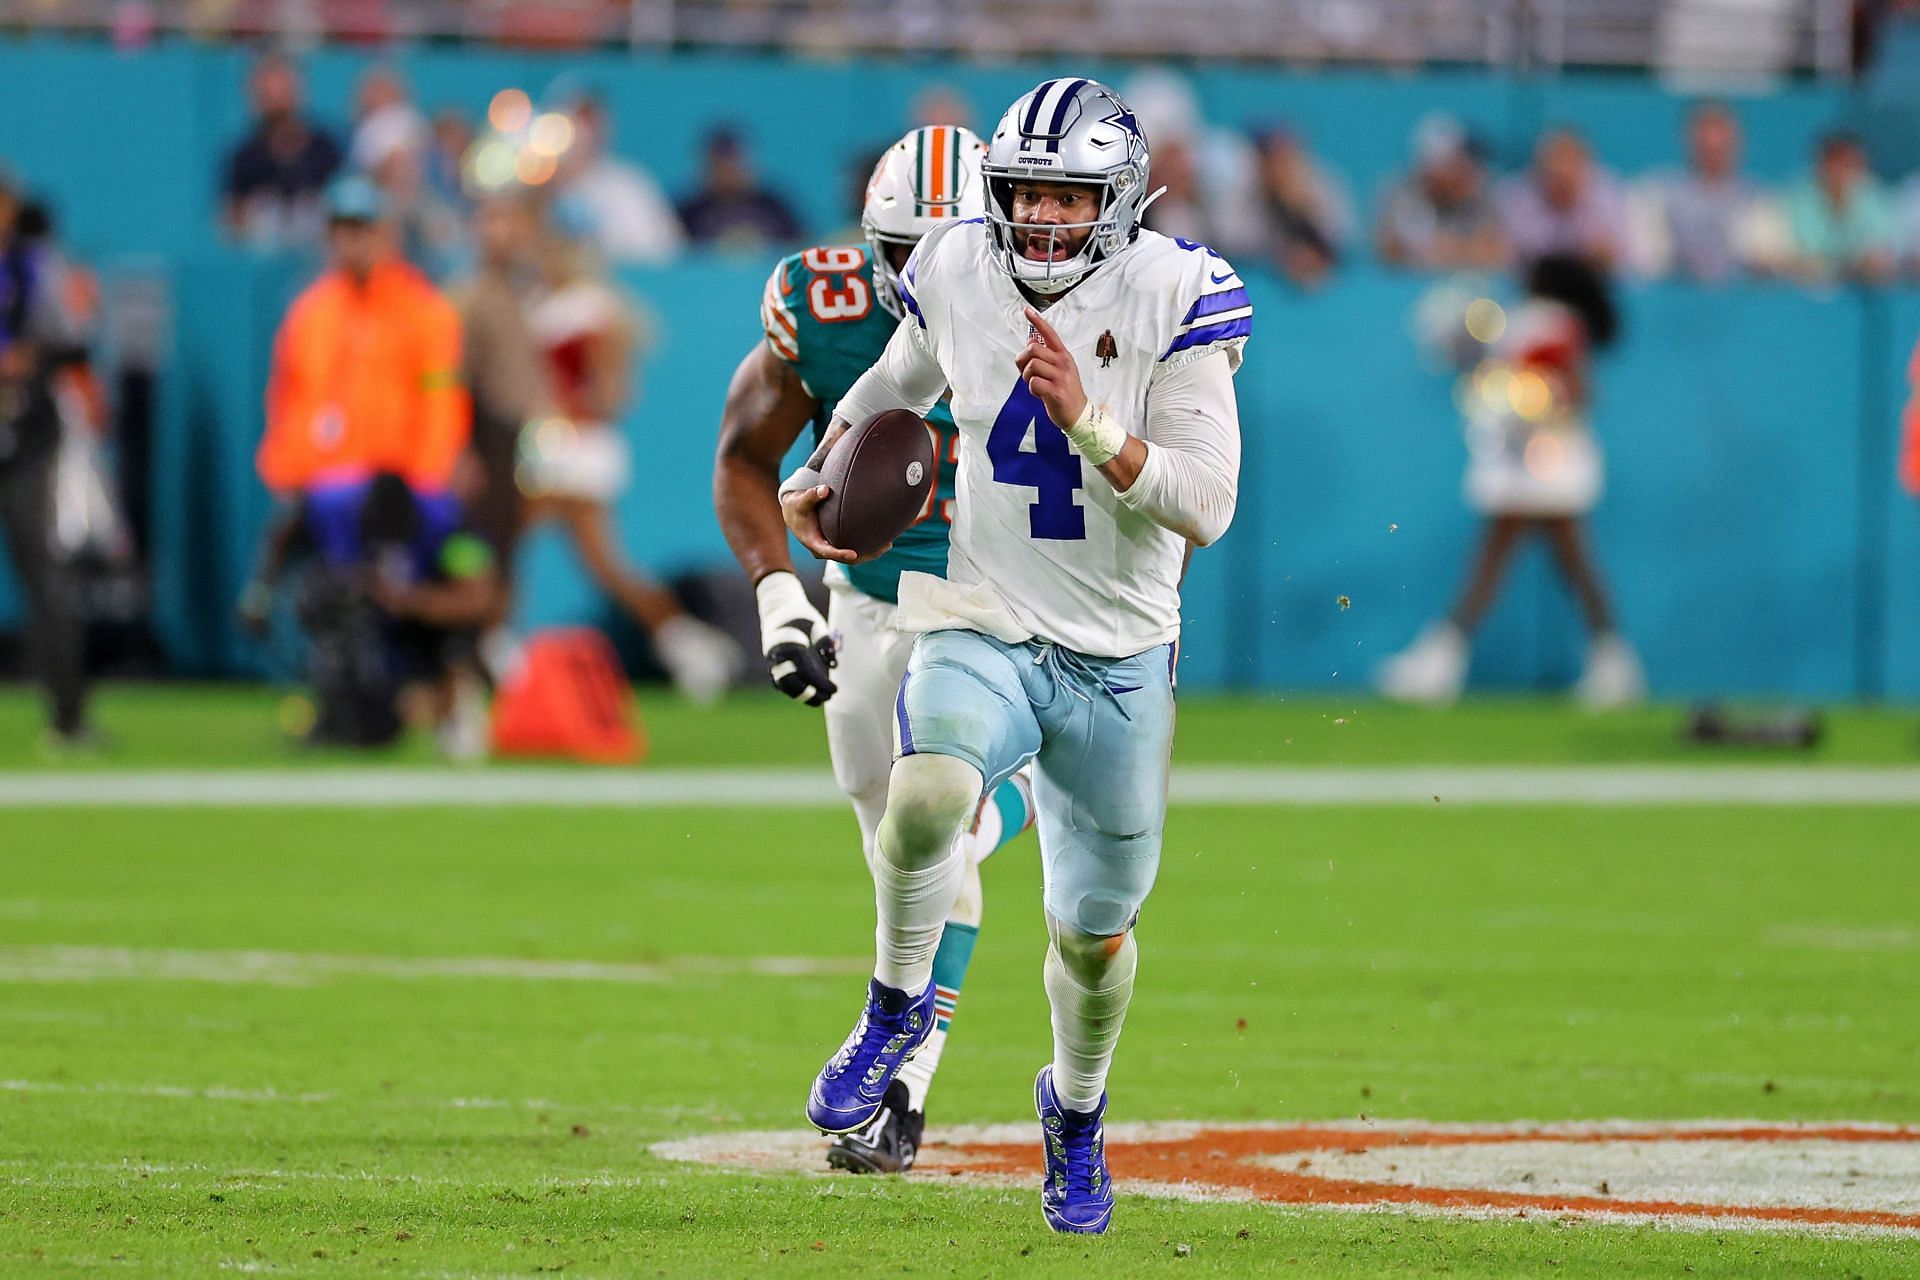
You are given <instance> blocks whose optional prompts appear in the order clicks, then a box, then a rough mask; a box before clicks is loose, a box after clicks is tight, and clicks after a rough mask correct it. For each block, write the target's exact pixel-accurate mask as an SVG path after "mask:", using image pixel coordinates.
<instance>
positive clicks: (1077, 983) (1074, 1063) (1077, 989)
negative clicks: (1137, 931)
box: [1046, 925, 1139, 1111]
mask: <svg viewBox="0 0 1920 1280" xmlns="http://www.w3.org/2000/svg"><path fill="white" fill-rule="evenodd" d="M1050 932H1051V933H1052V934H1053V935H1054V937H1053V940H1052V941H1051V942H1050V943H1049V944H1048V946H1047V966H1046V984H1047V999H1048V1001H1049V1002H1050V1003H1051V1004H1052V1005H1053V1090H1054V1092H1055V1093H1056V1094H1058V1095H1059V1097H1060V1101H1061V1103H1062V1105H1064V1106H1066V1107H1067V1108H1068V1109H1070V1110H1073V1111H1092V1110H1093V1109H1094V1108H1095V1107H1098V1106H1099V1105H1100V1095H1101V1094H1102V1093H1104V1092H1105V1091H1106V1087H1107V1068H1108V1067H1110V1066H1111V1065H1112V1064H1113V1049H1114V1046H1115V1045H1117V1044H1119V1043H1120V1026H1121V1024H1122V1023H1123V1022H1125V1021H1126V1017H1127V1002H1128V1001H1130V1000H1131V999H1132V998H1133V975H1134V971H1135V969H1136V967H1137V965H1138V960H1139V950H1138V948H1136V947H1135V946H1134V942H1133V934H1132V933H1131V932H1128V934H1127V936H1126V938H1125V939H1124V940H1123V941H1122V942H1121V943H1120V947H1119V949H1118V950H1116V951H1115V952H1114V953H1113V954H1112V955H1111V956H1109V955H1107V954H1106V943H1107V940H1106V939H1105V938H1093V937H1089V936H1087V935H1086V934H1081V933H1078V932H1076V931H1071V930H1067V929H1065V928H1063V927H1061V926H1058V925H1055V926H1054V927H1053V928H1052V929H1051V930H1050Z"/></svg>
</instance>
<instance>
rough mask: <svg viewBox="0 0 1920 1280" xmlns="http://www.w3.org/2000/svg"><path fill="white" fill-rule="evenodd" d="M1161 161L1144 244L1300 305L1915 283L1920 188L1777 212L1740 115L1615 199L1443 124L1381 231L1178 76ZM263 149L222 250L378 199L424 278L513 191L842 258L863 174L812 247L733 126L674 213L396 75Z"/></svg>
mask: <svg viewBox="0 0 1920 1280" xmlns="http://www.w3.org/2000/svg"><path fill="white" fill-rule="evenodd" d="M1119 87H1120V89H1121V90H1122V92H1123V93H1124V94H1125V95H1126V96H1127V99H1128V101H1129V103H1130V104H1132V105H1133V106H1134V108H1135V110H1136V112H1137V114H1138V115H1139V116H1140V119H1141V123H1142V125H1143V127H1144V128H1146V129H1147V130H1148V136H1149V137H1150V138H1151V139H1152V140H1153V146H1154V181H1155V182H1156V183H1157V184H1164V185H1165V186H1166V187H1167V194H1166V195H1165V196H1163V197H1162V198H1161V199H1160V200H1159V201H1158V202H1157V203H1156V204H1155V205H1154V207H1153V208H1152V210H1150V212H1149V218H1148V221H1149V223H1150V224H1151V225H1152V226H1153V227H1154V228H1155V229H1156V230H1160V231H1164V232H1166V233H1168V234H1173V235H1182V236H1186V237H1187V238H1189V239H1195V240H1200V241H1203V242H1205V243H1207V244H1210V245H1212V246H1213V247H1214V248H1216V249H1218V250H1219V251H1221V252H1222V253H1225V254H1226V255H1228V256H1229V257H1230V258H1234V259H1236V260H1242V261H1245V262H1247V263H1249V264H1252V263H1256V262H1258V263H1265V264H1268V265H1270V266H1271V267H1272V268H1273V269H1275V270H1277V271H1278V272H1280V273H1281V274H1282V275H1284V276H1285V277H1286V278H1287V279H1289V280H1291V281H1292V282H1294V283H1295V284H1297V285H1300V286H1301V287H1306V288H1313V287H1319V286H1320V285H1322V284H1325V283H1327V282H1328V281H1329V280H1331V279H1334V278H1337V275H1338V269H1339V266H1340V264H1341V263H1342V262H1343V261H1346V260H1351V259H1353V258H1356V257H1359V256H1361V255H1366V254H1373V255H1377V257H1378V258H1379V259H1380V260H1381V261H1383V262H1385V263H1388V264H1391V265H1394V266H1398V267H1405V268H1408V269H1414V270H1431V271H1446V270H1456V269H1473V270H1500V269H1506V268H1509V267H1511V266H1513V265H1515V264H1518V263H1523V262H1526V261H1530V260H1532V259H1535V258H1538V257H1541V256H1544V255H1546V254H1548V253H1555V252H1572V253H1578V254H1581V255H1583V256H1587V257H1590V258H1592V259H1593V260H1594V261H1596V262H1598V263H1601V264H1603V265H1605V266H1607V267H1608V268H1610V269H1615V270H1619V271H1624V272H1631V273H1633V274H1635V275H1638V276H1644V277H1648V278H1661V277H1668V276H1673V277H1679V278H1684V279H1690V280H1696V281H1703V282H1720V281H1728V280H1734V279H1739V278H1743V277H1749V278H1750V277H1785V278H1790V279H1795V280H1800V281H1805V282H1807V283H1809V284H1822V283H1830V282H1835V281H1849V282H1853V281H1857V282H1864V283H1884V282H1890V281H1893V280H1896V279H1900V278H1907V279H1915V278H1920V171H1916V172H1913V173H1904V174H1903V173H1888V174H1882V173H1878V172H1876V171H1875V169H1874V167H1873V164H1872V161H1871V158H1870V156H1869V155H1868V151H1867V148H1866V146H1865V145H1864V144H1863V143H1862V141H1861V140H1860V139H1859V138H1857V137H1855V136H1854V135H1852V134H1849V133H1845V132H1833V133H1830V134H1828V135H1826V136H1825V137H1823V138H1822V139H1821V140H1820V142H1819V144H1818V146H1817V148H1816V149H1815V151H1814V152H1813V154H1811V155H1809V156H1808V157H1807V163H1806V171H1805V174H1804V175H1803V176H1802V177H1801V179H1800V180H1799V181H1797V182H1795V183H1793V184H1791V185H1790V186H1788V187H1786V188H1784V189H1775V188H1770V187H1768V186H1766V185H1764V184H1762V183H1759V182H1757V181H1755V180H1753V179H1751V178H1750V177H1749V176H1747V175H1746V174H1745V173H1744V172H1743V169H1742V156H1741V125H1740V119H1739V115H1738V112H1737V111H1736V110H1735V109H1734V108H1732V107H1730V106H1727V105H1723V104H1721V103H1718V102H1714V101H1702V102H1701V103H1699V105H1698V106H1696V107H1695V109H1694V110H1693V112H1692V113H1691V115H1690V116H1689V117H1688V120H1687V123H1686V127H1685V132H1684V135H1683V136H1680V137H1676V138H1675V139H1674V140H1673V148H1672V150H1673V162H1672V164H1671V166H1670V167H1668V168H1667V169H1665V170H1662V171H1659V172H1652V173H1641V174H1633V175H1622V174H1619V173H1616V172H1614V171H1613V170H1612V169H1610V168H1609V167H1608V165H1607V163H1606V160H1605V157H1603V156H1596V155H1595V154H1593V151H1592V149H1591V148H1590V146H1589V145H1588V144H1587V142H1586V141H1585V140H1584V139H1583V137H1582V136H1581V134H1580V131H1579V130H1578V128H1577V126H1573V125H1569V126H1566V127H1559V128H1555V129H1552V130H1551V131H1549V132H1547V133H1545V134H1544V135H1542V136H1541V137H1540V138H1539V140H1538V142H1537V144H1536V146H1535V148H1534V150H1533V154H1532V157H1531V163H1530V164H1528V165H1526V166H1525V167H1523V168H1521V169H1519V170H1517V171H1514V172H1508V173H1502V172H1499V171H1498V170H1496V168H1495V167H1494V163H1493V159H1494V158H1493V154H1492V148H1491V146H1490V144H1489V142H1488V140H1486V139H1484V138H1482V137H1479V136H1477V135H1476V134H1475V133H1474V132H1473V130H1472V129H1471V128H1470V127H1468V126H1466V125H1464V124H1463V123H1461V122H1459V121H1456V120H1453V119H1451V118H1448V117H1445V116H1441V115H1435V116H1432V117H1430V118H1428V119H1427V120H1426V121H1424V122H1423V123H1422V124H1421V126H1420V127H1419V129H1418V130H1417V131H1416V133H1415V134H1414V136H1413V137H1412V138H1411V139H1409V146H1408V165H1407V169H1406V171H1405V173H1404V174H1403V175H1402V176H1401V177H1400V178H1399V180H1398V181H1396V182H1395V183H1393V184H1392V185H1391V187H1390V188H1389V190H1388V191H1387V192H1386V193H1385V194H1384V195H1383V197H1382V198H1381V199H1380V200H1379V203H1378V206H1377V207H1376V208H1375V209H1373V210H1364V209H1362V208H1360V207H1359V206H1358V205H1357V203H1356V200H1355V197H1354V193H1353V191H1352V189H1351V187H1350V185H1349V184H1348V182H1347V181H1346V180H1344V179H1343V177H1342V174H1341V167H1340V160H1339V155H1338V145H1337V143H1331V144H1328V145H1319V144H1318V143H1317V141H1316V140H1315V139H1312V138H1309V137H1306V136H1304V135H1303V134H1301V133H1300V132H1298V131H1296V130H1294V129H1291V128H1289V127H1288V126H1287V124H1286V123H1284V122H1279V121H1276V122H1272V123H1270V124H1267V125H1264V126H1261V127H1259V128H1257V129H1256V130H1254V131H1253V132H1252V133H1251V134H1250V135H1249V134H1243V133H1241V132H1239V131H1236V130H1232V129H1228V128H1225V127H1222V126H1218V125H1215V124H1212V123H1210V122H1209V121H1207V120H1206V119H1205V118H1204V116H1203V115H1202V113H1201V110H1200V107H1199V103H1198V100H1197V98H1196V97H1195V96H1194V94H1193V93H1192V91H1191V90H1190V89H1189V88H1188V87H1187V85H1186V84H1185V82H1184V81H1183V80H1182V79H1181V78H1180V77H1179V75H1178V74H1177V73H1174V72H1165V71H1156V72H1149V73H1144V74H1142V75H1139V76H1136V77H1134V78H1133V79H1132V80H1131V81H1129V82H1125V83H1123V84H1122V85H1121V86H1119ZM252 99H253V107H254V112H255V125H254V129H253V131H252V132H251V133H250V134H249V135H248V136H247V137H246V138H245V139H243V140H240V141H238V142H237V143H236V145H235V147H234V149H233V151H232V152H231V154H230V156H229V157H228V161H227V164H226V168H225V171H224V172H223V173H222V174H220V175H218V182H219V184H220V187H221V190H222V193H223V196H224V209H225V219H226V229H227V231H228V232H229V234H230V235H232V236H233V237H234V238H235V239H236V240H239V241H241V242H244V243H247V244H250V245H255V246H263V247H284V246H289V245H302V244H305V245H311V244H313V243H317V241H318V239H319V236H320V232H321V230H322V226H323V222H324V219H323V216H322V213H321V196H322V193H323V192H324V190H325V188H326V186H327V184H328V182H329V181H331V180H332V179H333V178H334V177H335V176H337V175H339V174H340V173H343V172H359V173H363V174H365V175H366V176H368V177H369V178H370V179H371V180H372V181H374V182H375V183H376V184H377V185H378V186H379V187H380V188H381V189H382V190H383V191H384V192H385V193H386V195H387V198H388V199H389V201H390V202H391V203H392V206H393V209H394V211H395V216H396V217H397V218H398V219H399V223H400V227H401V230H402V234H403V237H404V246H405V251H406V253H407V256H408V257H409V258H410V259H411V260H412V261H413V262H414V263H415V264H416V265H418V266H419V267H421V268H422V269H423V270H426V271H427V272H428V273H429V274H431V275H433V276H435V277H436V278H446V277H449V276H453V275H457V274H459V273H460V271H462V270H463V269H465V268H466V267H468V266H470V265H471V263H472V261H473V257H474V216H473V214H474V209H475V207H476V202H477V201H478V200H480V199H481V198H482V197H484V196H485V195H486V194H487V193H489V192H493V191H499V190H502V189H505V188H508V187H512V186H524V187H529V188H534V189H540V190H543V191H544V192H546V193H547V195H548V196H549V197H550V198H551V199H555V200H565V201H566V202H568V203H569V204H570V205H571V206H572V207H573V209H574V210H575V211H576V212H577V214H578V216H579V217H580V218H581V219H583V220H584V222H583V224H582V226H583V230H584V231H585V233H586V235H587V237H588V240H589V242H590V244H591V245H592V246H593V247H594V248H595V249H596V250H598V252H599V253H600V254H601V255H602V256H603V257H604V258H605V259H606V260H607V261H609V262H611V263H615V264H625V263H659V262H664V261H669V260H671V259H672V258H673V257H674V256H675V255H676V254H677V253H679V252H680V251H681V250H682V249H684V248H686V247H687V246H701V247H707V248H717V249H720V250H723V251H727V252H738V253H742V254H749V255H758V256H764V255H766V254H767V253H769V252H772V251H774V250H785V249H791V248H795V247H798V246H800V245H801V244H802V243H803V242H804V243H812V242H814V241H821V240H831V239H836V238H844V237H846V236H847V234H848V231H849V228H850V227H851V225H852V222H853V219H854V213H855V211H856V210H857V208H858V192H859V190H860V187H861V186H862V185H863V184H864V182H865V179H866V174H867V173H868V172H869V171H870V169H871V167H872V161H873V159H874V156H871V155H861V156H855V157H850V159H849V164H848V166H847V169H846V170H845V175H844V180H845V181H846V183H847V187H848V192H849V196H848V201H847V208H848V221H847V223H846V224H843V225H841V226H834V227H806V226H802V225H801V221H800V219H799V217H798V215H797V214H796V213H795V211H794V209H793V207H792V206H791V205H790V204H789V202H788V201H787V200H786V199H785V198H784V197H783V195H782V193H781V192H779V191H776V190H771V189H768V188H767V187H766V186H765V185H763V183H762V182H761V181H760V179H759V177H758V175H757V174H756V172H755V168H754V164H753V157H752V151H751V143H752V140H751V139H750V138H749V136H748V135H747V134H746V133H745V132H744V131H743V130H741V129H738V128H735V127H732V126H722V127H719V128H716V129H715V130H713V131H712V132H711V133H710V134H709V135H708V136H707V138H706V139H705V143H704V148H703V155H702V161H703V163H702V178H701V181H700V182H699V184H698V185H697V186H696V187H695V188H693V189H691V190H688V191H684V192H681V193H678V196H677V198H670V197H669V195H668V194H667V193H666V192H665V191H663V190H662V188H661V185H660V183H659V182H657V181H656V180H655V179H654V178H653V177H652V175H651V173H650V172H649V168H648V165H647V160H648V157H646V156H643V155H640V154H637V151H636V148H635V144H634V143H632V142H631V141H630V140H627V139H621V138H617V137H615V136H613V134H612V130H611V122H610V120H609V116H608V112H607V111H606V108H605V106H604V104H603V103H602V102H601V101H600V100H599V99H597V98H596V97H594V96H592V95H591V94H586V95H581V96H577V97H573V98H570V99H568V100H566V101H562V102H558V103H552V104H545V105H538V106H537V105H536V104H535V103H533V102H532V101H531V100H530V99H529V98H528V96H527V95H526V94H525V93H524V92H522V91H520V90H517V89H512V88H508V89H503V90H502V91H501V92H500V94H499V95H497V96H496V97H495V99H494V100H493V103H492V105H491V107H490V109H489V111H488V112H487V115H486V117H485V118H484V119H479V120H474V119H469V118H467V117H466V116H464V115H462V114H461V113H460V112H459V111H458V110H455V109H451V108H448V109H441V110H438V111H434V112H431V113H429V112H428V110H427V109H425V108H424V107H423V106H422V105H420V104H417V103H416V102H414V101H413V100H412V98H411V97H410V95H409V93H408V89H407V86H406V84H405V82H404V80H403V79H402V78H401V77H400V76H399V74H398V73H397V72H395V71H393V70H391V69H388V68H376V69H374V70H372V71H370V72H368V73H367V74H366V75H365V76H364V77H363V78H362V80H361V83H360V85H359V88H358V92H357V94H356V96H355V101H354V102H353V103H352V104H351V110H350V112H349V114H348V120H347V123H346V125H345V127H344V128H335V127H334V126H333V125H332V124H331V123H329V122H328V121H327V120H326V118H325V117H323V116H321V115H318V114H315V113H314V112H312V111H311V110H310V108H309V106H308V104H307V103H306V101H305V99H304V94H303V92H302V86H301V80H300V74H299V70H298V66H297V64H296V63H295V62H293V61H292V60H290V59H288V58H285V57H281V56H278V55H275V56H269V57H267V58H264V59H263V60H262V61H261V63H260V64H259V66H258V67H257V68H256V69H255V72H254V75H253V78H252ZM984 123H985V122H983V121H982V120H981V119H980V118H979V117H978V115H977V113H976V112H975V111H974V110H973V108H972V106H971V105H970V104H969V103H967V102H966V101H965V100H964V99H963V98H961V97H960V96H959V95H957V94H955V93H953V92H950V91H947V90H944V89H941V88H939V87H937V86H936V87H934V88H931V89H929V90H928V91H927V92H926V93H925V94H924V95H923V96H922V98H921V100H920V102H919V103H918V104H917V106H916V110H915V112H914V118H913V119H912V120H910V121H903V122H902V124H903V126H909V125H932V124H947V125H953V124H958V125H966V126H969V127H973V128H976V129H978V128H982V127H983V124H984Z"/></svg>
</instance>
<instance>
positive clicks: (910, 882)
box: [873, 755, 981, 995]
mask: <svg viewBox="0 0 1920 1280" xmlns="http://www.w3.org/2000/svg"><path fill="white" fill-rule="evenodd" d="M980 782H981V779H980V771H979V770H978V769H976V768H974V767H973V766H972V765H970V764H968V763H967V762H966V761H964V760H956V759H954V758H953V757H952V756H938V755H912V756H904V757H902V758H901V759H900V760H898V761H896V762H895V763H894V766H893V773H892V775H891V777H890V778H889V780H888V786H887V812H886V816H885V817H883V818H881V820H880V831H879V834H878V835H877V836H876V837H875V840H874V859H873V889H874V900H875V903H876V905H877V906H878V908H879V913H878V914H879V924H878V925H877V926H875V928H874V956H875V958H874V966H873V976H874V977H876V978H878V979H879V980H880V981H881V983H883V984H884V985H886V986H889V987H898V988H900V989H901V990H903V991H905V992H906V993H907V994H908V995H919V994H920V993H921V992H922V991H925V990H926V989H927V983H928V982H930V981H931V980H932V978H933V953H934V951H935V950H937V949H938V947H939V946H940V931H941V929H942V928H943V927H944V926H945V924H946V921H947V916H948V915H949V914H950V913H951V912H952V910H953V905H954V901H955V899H957V898H958V897H959V894H960V888H961V884H962V882H963V880H964V877H965V874H966V866H967V862H966V857H965V855H964V853H963V851H962V850H961V848H960V843H959V837H960V834H961V830H962V828H963V827H964V826H965V825H966V824H967V823H968V822H969V821H971V820H972V817H973V809H974V805H975V804H976V803H978V801H979V798H980Z"/></svg>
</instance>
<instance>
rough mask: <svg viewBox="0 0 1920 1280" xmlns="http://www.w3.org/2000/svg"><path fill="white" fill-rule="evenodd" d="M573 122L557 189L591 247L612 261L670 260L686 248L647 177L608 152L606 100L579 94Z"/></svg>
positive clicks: (657, 186) (677, 222)
mask: <svg viewBox="0 0 1920 1280" xmlns="http://www.w3.org/2000/svg"><path fill="white" fill-rule="evenodd" d="M573 125H574V130H575V132H574V141H573V146H572V148H571V149H570V150H569V151H568V152H567V157H566V161H565V163H564V164H562V166H561V170H560V189H561V190H562V191H563V192H564V193H565V194H566V195H567V196H568V197H570V199H571V201H572V203H573V204H574V205H575V206H576V207H577V208H579V209H580V210H581V211H582V213H583V214H584V216H585V217H586V219H587V222H588V224H589V228H590V230H589V234H590V236H591V238H592V241H593V244H594V245H595V247H596V248H598V249H599V251H600V252H601V253H602V254H604V255H605V256H606V258H607V259H608V260H609V261H611V262H616V263H628V262H666V261H669V260H671V259H672V258H673V257H674V255H675V254H677V253H679V252H680V250H681V249H682V248H683V247H684V246H685V244H686V232H685V231H684V230H683V229H682V228H681V226H680V219H679V218H678V217H677V216H675V214H674V211H673V206H672V205H671V204H669V203H668V201H667V197H666V196H665V194H663V193H662V192H661V190H660V184H659V183H657V182H655V181H654V180H653V177H652V175H651V174H649V173H647V171H646V170H644V169H642V168H640V167H639V166H638V165H634V164H629V163H628V162H627V161H624V160H620V159H617V158H615V157H614V156H613V154H612V146H613V121H612V120H611V118H610V117H609V116H608V114H607V108H606V104H605V103H603V102H601V101H600V100H599V99H598V98H594V97H586V98H582V99H581V100H580V101H579V102H578V103H576V104H575V105H574V108H573Z"/></svg>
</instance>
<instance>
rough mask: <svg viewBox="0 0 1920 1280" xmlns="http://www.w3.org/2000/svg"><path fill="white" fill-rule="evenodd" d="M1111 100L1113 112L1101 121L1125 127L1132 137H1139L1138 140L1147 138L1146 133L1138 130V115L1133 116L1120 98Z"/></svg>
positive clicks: (1143, 140)
mask: <svg viewBox="0 0 1920 1280" xmlns="http://www.w3.org/2000/svg"><path fill="white" fill-rule="evenodd" d="M1112 102H1113V114H1112V115H1110V116H1108V117H1107V118H1106V119H1105V120H1104V121H1103V123H1105V124H1111V125H1117V126H1119V127H1120V128H1122V129H1125V130H1126V131H1127V132H1128V133H1130V134H1132V135H1133V136H1134V137H1136V138H1138V139H1140V141H1142V142H1145V141H1146V140H1147V135H1145V134H1144V133H1141V132H1140V120H1139V117H1137V116H1135V115H1134V114H1133V111H1132V110H1131V109H1130V108H1128V106H1127V105H1126V104H1125V103H1123V102H1121V101H1120V99H1118V98H1114V99H1112Z"/></svg>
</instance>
